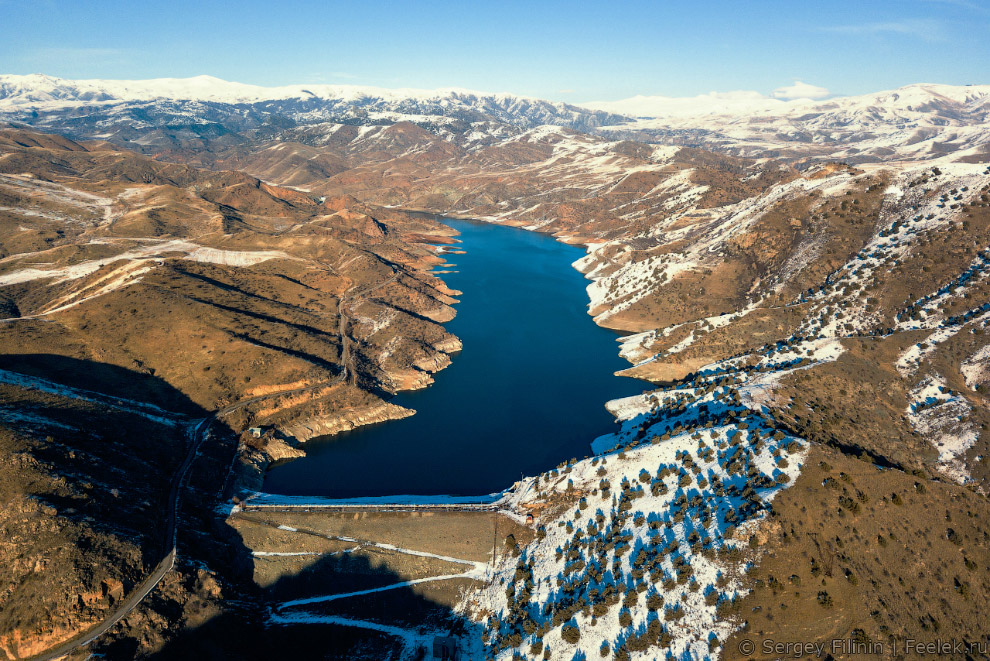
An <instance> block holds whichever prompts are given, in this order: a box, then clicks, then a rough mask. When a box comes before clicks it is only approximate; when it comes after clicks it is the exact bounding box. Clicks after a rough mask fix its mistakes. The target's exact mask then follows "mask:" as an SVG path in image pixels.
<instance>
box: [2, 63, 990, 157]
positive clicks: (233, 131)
mask: <svg viewBox="0 0 990 661" xmlns="http://www.w3.org/2000/svg"><path fill="white" fill-rule="evenodd" d="M0 121H7V122H12V123H20V124H27V125H30V126H32V127H34V128H38V129H42V130H48V131H52V132H57V133H62V134H66V135H69V136H71V137H73V138H76V139H102V140H108V141H110V142H113V143H115V144H118V145H123V146H127V147H128V148H130V149H138V150H140V151H143V152H145V153H153V154H163V153H172V154H175V153H176V152H177V151H189V150H193V151H194V152H195V153H196V154H197V155H198V158H203V159H205V158H206V157H205V156H204V155H205V154H209V153H218V152H221V151H224V150H229V149H231V148H238V147H239V146H241V145H250V144H257V143H258V142H268V141H275V142H281V141H285V140H289V141H294V140H301V141H302V142H305V143H308V144H321V143H322V142H323V141H324V140H329V139H332V138H331V136H332V135H333V134H334V133H335V132H336V131H337V128H336V127H339V126H341V125H353V126H365V127H367V126H390V125H394V124H398V123H401V122H410V123H412V124H415V125H417V126H419V127H420V128H422V129H425V130H426V131H429V132H430V133H432V134H434V135H436V136H439V137H441V138H443V139H445V140H448V141H450V142H452V143H454V144H457V145H459V146H462V147H465V148H468V149H476V148H483V147H484V146H487V145H491V144H496V143H500V142H502V141H503V140H506V139H512V138H513V137H514V136H518V135H520V134H521V133H523V132H526V131H529V130H532V129H534V128H537V127H539V126H547V125H551V126H558V127H563V128H566V129H572V130H575V131H580V132H583V133H589V134H595V135H599V136H602V137H605V138H607V139H610V140H631V141H636V142H645V143H650V144H664V145H676V146H685V147H695V148H702V149H707V150H714V151H719V152H723V153H729V154H732V155H736V156H746V157H754V158H762V157H772V158H780V159H784V160H787V161H790V162H792V163H795V164H800V163H810V162H821V161H824V160H844V161H847V162H850V163H868V162H883V161H895V160H918V159H923V160H927V159H931V158H940V157H942V156H945V155H946V154H950V153H956V154H958V155H959V157H960V158H969V159H976V160H980V159H982V158H983V157H984V156H985V155H986V154H988V153H990V85H971V86H953V85H940V84H934V83H925V84H915V85H908V86H905V87H901V88H898V89H896V90H890V91H884V92H877V93H872V94H865V95H860V96H850V97H835V98H830V99H825V100H810V99H797V100H790V101H784V100H781V99H774V98H770V97H767V96H764V95H761V94H759V93H757V92H729V93H712V94H708V95H702V96H698V97H694V98H686V99H677V98H670V97H645V96H641V97H634V98H632V99H626V100H624V101H616V102H602V103H597V104H596V103H591V104H587V105H585V106H579V105H570V104H565V103H561V102H551V101H545V100H541V99H535V98H530V97H525V96H517V95H512V94H490V93H485V92H475V91H470V90H464V89H458V88H447V89H438V90H417V89H383V88H375V87H364V86H355V85H289V86H283V87H260V86H257V85H246V84H243V83H236V82H228V81H224V80H221V79H219V78H214V77H211V76H197V77H194V78H160V79H153V80H67V79H62V78H55V77H52V76H46V75H41V74H31V75H0ZM202 163H203V164H208V161H207V160H203V161H202Z"/></svg>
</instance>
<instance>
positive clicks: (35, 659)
mask: <svg viewBox="0 0 990 661" xmlns="http://www.w3.org/2000/svg"><path fill="white" fill-rule="evenodd" d="M400 275H401V273H399V272H395V273H393V274H392V276H391V277H389V278H388V279H386V280H383V281H382V282H379V283H377V284H375V285H373V286H371V287H369V288H367V289H365V290H364V291H361V292H357V293H354V294H352V295H350V296H348V295H347V294H345V295H344V296H342V297H341V299H340V305H339V308H338V309H339V311H340V336H341V372H340V374H338V375H337V376H336V377H334V379H332V380H331V381H328V382H323V383H317V384H313V385H309V386H303V387H301V388H294V389H292V390H283V391H279V392H274V393H268V394H265V395H258V396H256V397H250V398H248V399H243V400H240V401H238V402H235V403H234V404H231V405H230V406H227V407H224V408H222V409H220V410H218V411H215V412H214V413H212V414H211V415H210V416H209V417H206V418H202V419H200V420H198V421H195V422H193V423H191V424H190V425H189V427H188V428H187V432H186V433H187V435H188V438H189V441H190V442H189V448H188V449H187V450H186V454H185V457H183V459H182V463H181V464H180V465H179V467H178V469H176V471H175V473H174V474H173V475H172V480H171V483H170V485H169V495H168V512H167V515H166V522H165V534H164V535H163V539H164V540H165V542H166V544H168V545H169V547H170V548H169V550H168V553H166V555H165V557H164V558H162V560H161V562H159V563H158V565H157V566H156V567H155V569H154V570H153V571H152V572H151V573H150V574H149V575H148V576H147V577H146V578H145V579H144V580H143V581H141V582H140V583H139V584H137V585H136V586H135V587H134V589H132V590H131V592H130V594H128V595H127V597H126V598H125V599H124V600H123V601H121V602H120V603H119V604H118V605H117V607H116V608H115V609H114V610H113V612H112V613H110V614H109V615H108V616H107V617H106V618H105V619H104V620H103V621H102V622H100V623H99V624H97V625H95V626H93V627H92V628H90V629H88V630H87V631H85V632H83V633H80V634H78V635H76V636H74V637H72V638H70V639H69V640H66V641H64V642H62V643H59V644H58V645H56V646H55V647H52V648H50V649H48V650H46V651H44V652H41V653H40V654H35V655H34V656H30V657H21V658H22V659H24V660H25V661H52V660H53V659H58V658H61V657H63V656H65V655H67V654H69V653H70V652H72V651H74V650H76V649H79V648H80V647H84V646H85V645H88V644H89V643H91V642H93V641H94V640H96V639H97V638H99V637H100V636H102V635H103V634H105V633H106V632H107V631H109V630H110V629H111V627H113V626H114V625H115V624H117V623H118V622H119V621H120V620H122V619H123V618H124V617H126V616H127V615H129V614H130V613H131V612H132V611H133V610H134V609H135V608H137V606H138V604H140V603H141V602H142V601H143V600H144V598H145V597H147V596H148V595H149V594H150V593H151V591H152V590H154V589H155V588H156V587H157V586H158V584H159V583H161V581H162V579H164V578H165V576H166V575H167V574H168V573H169V572H170V571H171V570H172V568H173V567H175V560H176V557H177V554H178V551H177V541H178V524H177V518H178V512H179V508H180V506H181V496H182V487H183V485H184V484H185V482H186V478H187V477H188V476H189V469H190V468H192V465H193V462H194V461H195V460H196V457H197V456H198V454H199V449H200V447H201V446H202V445H203V442H204V441H205V440H206V438H207V436H208V434H209V430H210V427H211V426H212V424H213V423H214V422H215V421H216V420H218V419H219V418H222V417H224V416H225V415H228V414H230V413H232V412H234V411H236V410H237V409H240V408H243V407H245V406H248V405H249V404H254V403H256V402H259V401H262V400H265V399H269V398H272V397H282V396H285V395H291V394H296V393H299V392H305V391H307V390H315V389H317V388H323V387H326V386H328V385H330V384H333V383H339V382H341V381H344V380H346V379H347V377H348V374H349V373H350V374H351V375H352V378H353V374H354V370H353V368H351V366H350V360H351V352H350V345H349V342H348V332H347V327H348V325H349V324H350V317H349V316H348V311H347V309H346V306H347V304H348V303H347V300H348V299H353V298H356V297H358V296H365V295H367V294H370V293H371V292H373V291H376V290H378V289H381V288H382V287H384V286H386V285H388V284H389V283H391V282H395V281H396V280H398V278H399V277H400ZM2 321H15V320H14V319H4V320H2ZM19 376H23V377H25V378H31V377H27V375H19Z"/></svg>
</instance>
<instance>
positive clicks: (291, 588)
mask: <svg viewBox="0 0 990 661" xmlns="http://www.w3.org/2000/svg"><path fill="white" fill-rule="evenodd" d="M231 530H233V528H231ZM234 534H235V535H236V532H235V533H234ZM300 546H302V545H301V544H300ZM237 548H238V549H240V550H243V551H244V552H245V553H246V554H247V557H246V558H245V560H246V561H247V562H254V561H257V562H270V561H272V560H270V559H261V558H253V557H251V556H250V551H248V550H247V549H246V547H245V546H244V544H243V542H240V543H239V544H238V545H237ZM285 550H286V551H291V550H293V549H292V548H291V547H289V546H286V548H285ZM454 571H459V570H454ZM407 579H408V577H402V576H400V575H398V574H397V573H395V572H394V571H392V570H390V569H388V568H386V567H384V566H383V565H381V564H378V563H373V562H372V561H370V560H369V558H367V557H365V556H358V555H353V554H351V553H349V552H336V553H333V554H326V555H322V556H320V558H319V559H318V560H317V561H315V562H314V563H312V564H310V565H309V566H307V567H305V568H303V569H300V570H296V571H291V572H288V573H286V574H284V575H283V576H282V577H281V578H280V579H279V580H277V581H276V582H274V583H273V584H271V585H269V586H267V587H265V588H261V587H258V586H257V585H254V590H255V592H254V598H255V599H256V600H257V601H256V606H257V608H256V609H243V610H236V609H232V610H230V611H228V612H226V613H224V614H221V615H218V616H216V617H214V618H212V619H210V620H209V621H207V622H205V623H204V624H202V625H200V626H198V627H195V628H189V629H186V630H184V631H182V632H180V633H179V634H178V635H177V636H176V637H175V638H173V639H172V640H171V641H170V643H169V644H167V645H166V647H165V648H164V649H162V650H160V651H159V652H158V653H156V654H154V655H152V656H151V657H150V658H152V659H154V660H155V661H166V660H168V661H170V660H172V659H177V660H178V659H182V660H185V659H230V660H232V661H233V660H247V661H253V660H255V659H257V660H259V661H260V660H261V659H276V658H284V657H286V656H289V657H291V658H293V659H341V660H344V659H347V660H349V661H354V660H356V659H376V660H378V659H399V658H416V659H422V658H431V657H432V649H429V647H430V644H431V641H432V636H433V635H434V634H437V635H454V636H458V637H462V638H464V639H465V640H467V639H468V638H469V637H470V638H473V639H475V640H476V639H477V638H478V637H479V636H480V635H481V629H480V627H479V626H478V625H477V624H474V623H471V622H469V621H467V620H465V619H464V618H462V617H461V616H459V615H457V614H456V613H454V612H453V611H452V610H451V608H450V606H449V605H446V604H444V603H441V602H440V601H439V600H434V599H431V598H430V597H429V596H425V595H423V594H418V593H417V591H414V589H412V588H410V587H401V588H396V589H391V590H386V591H381V592H376V593H372V594H368V595H360V596H354V597H347V598H343V599H339V600H335V601H330V602H315V603H308V604H301V605H295V606H284V605H283V604H284V602H286V601H290V600H297V599H308V598H312V597H320V596H325V595H333V594H342V593H349V592H356V591H360V590H366V589H374V588H380V587H385V586H388V585H393V584H395V583H401V582H403V581H404V580H407ZM455 581H456V582H457V583H458V585H456V586H454V585H450V583H451V582H450V581H441V582H436V583H428V584H426V585H440V584H441V583H447V584H448V585H446V586H445V587H446V588H447V589H448V590H450V589H455V590H456V588H459V587H467V586H468V582H467V581H466V580H456V579H455ZM280 617H282V618H293V617H298V618H300V619H304V620H305V619H310V620H316V619H319V618H321V617H322V618H326V617H340V618H346V619H349V620H360V621H363V622H370V623H372V626H374V625H384V626H385V627H396V628H399V629H404V630H407V631H409V632H410V633H411V634H413V635H416V634H418V632H419V630H422V631H424V632H429V633H424V634H423V636H422V641H421V642H422V643H423V644H425V646H424V647H422V649H420V646H419V644H418V643H416V644H412V645H409V646H407V645H406V643H404V642H403V640H402V639H401V638H400V637H398V636H395V635H392V634H389V633H386V632H382V631H375V630H371V629H367V628H361V627H355V626H345V625H340V624H333V623H327V622H322V623H321V622H299V623H279V622H276V621H273V620H274V619H278V618H280ZM107 651H108V652H113V650H107ZM108 656H110V657H116V654H108Z"/></svg>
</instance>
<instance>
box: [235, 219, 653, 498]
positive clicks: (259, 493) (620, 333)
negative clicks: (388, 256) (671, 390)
mask: <svg viewBox="0 0 990 661" xmlns="http://www.w3.org/2000/svg"><path fill="white" fill-rule="evenodd" d="M397 210H399V211H403V212H407V213H413V214H423V215H428V216H430V217H431V218H432V219H434V220H436V221H437V222H440V223H442V222H443V220H444V219H451V220H461V221H468V222H475V223H479V224H484V225H488V226H491V225H496V226H497V225H503V224H504V225H506V226H509V227H515V228H516V229H522V230H524V231H527V232H534V233H537V234H543V235H544V236H548V237H551V238H553V239H554V240H555V241H559V242H560V243H564V244H565V245H580V246H582V247H585V248H586V247H587V242H583V241H581V242H577V241H573V242H572V241H567V240H565V238H568V237H562V236H557V235H553V234H549V233H546V232H540V231H539V229H531V228H528V227H525V226H522V225H516V224H512V223H499V222H494V221H492V220H488V219H485V218H477V217H473V216H469V215H466V214H456V213H438V212H435V211H431V210H428V209H410V208H400V209H397ZM451 229H453V230H454V231H455V232H456V228H451ZM459 234H460V233H459V232H456V234H455V235H453V236H452V237H451V239H452V241H451V243H452V244H453V245H458V244H461V243H462V241H461V240H460V239H458V238H454V237H456V236H459ZM579 261H580V259H579V260H575V261H574V262H572V263H571V264H570V268H572V269H574V270H575V271H577V272H578V273H581V275H582V276H584V278H585V280H590V279H589V278H587V275H586V274H585V273H584V272H583V271H582V270H581V269H580V268H579V267H578V262H579ZM430 273H435V272H434V271H430ZM441 281H442V278H441ZM443 284H444V285H445V286H446V287H447V289H450V287H449V285H447V283H446V282H444V283H443ZM461 295H463V294H461ZM590 304H591V303H590V298H588V303H587V305H588V306H589V308H588V310H589V314H588V316H589V317H591V319H590V320H591V322H592V323H594V324H595V325H596V326H598V327H599V328H602V329H604V330H608V331H611V332H613V333H615V334H616V337H615V341H616V342H621V339H622V337H624V336H626V335H628V334H630V333H631V331H628V330H625V329H621V328H613V327H610V326H607V325H605V324H601V323H598V320H597V319H596V318H595V317H594V316H592V315H591V314H590ZM444 323H446V322H444ZM457 353H459V351H458V352H454V353H453V354H448V355H456V354H457ZM616 354H617V355H618V356H619V357H621V358H623V360H626V361H627V362H630V361H628V359H627V358H626V357H624V356H622V355H621V353H620V352H618V351H616ZM449 364H450V362H448V364H447V365H444V366H442V367H441V368H440V370H437V371H441V370H442V369H444V368H445V367H447V366H448V365H449ZM633 365H634V363H631V362H630V366H633ZM628 369H629V368H624V369H621V370H615V371H614V372H612V375H613V376H617V377H624V378H630V379H635V380H637V381H641V382H643V384H644V387H646V388H649V387H652V386H654V385H655V384H654V383H653V382H652V381H648V380H645V379H642V378H639V377H635V376H631V375H629V374H625V373H623V372H626V371H627V370H628ZM430 385H432V381H431V382H430V383H426V384H424V385H422V386H419V387H414V388H400V389H398V390H396V391H395V393H393V394H392V396H391V397H390V398H389V399H388V400H383V405H384V406H386V407H394V406H396V405H395V404H394V403H393V402H394V398H395V397H396V396H397V395H399V394H400V393H401V392H411V391H414V390H420V389H423V388H427V387H429V386H430ZM621 399H623V397H621V396H620V397H615V398H612V399H607V400H605V401H604V402H602V406H603V407H604V408H605V409H606V411H608V413H609V415H611V416H612V418H613V420H614V421H615V422H620V419H619V418H618V417H617V416H616V415H615V414H614V413H613V412H612V409H611V408H610V406H609V404H611V403H612V402H615V401H619V400H621ZM398 408H401V409H402V410H403V411H410V413H408V415H398V416H386V417H383V418H380V419H379V418H374V417H372V418H369V419H367V420H361V419H358V420H356V421H350V424H344V425H337V424H329V425H326V427H328V428H331V429H332V428H333V427H337V428H336V429H335V430H334V431H331V432H329V433H325V434H323V433H321V434H310V435H307V436H306V437H305V438H299V437H298V436H296V435H292V438H291V440H290V443H292V445H293V446H294V447H293V449H295V450H296V451H297V452H299V453H300V454H294V453H293V455H292V456H284V455H283V456H282V457H280V458H277V459H276V458H272V459H269V460H268V461H267V462H266V463H265V464H264V465H263V466H258V467H257V468H256V470H258V471H259V472H258V477H257V479H256V480H255V481H253V484H254V485H256V487H257V488H255V489H251V491H252V492H253V493H254V494H255V496H254V498H258V497H261V498H272V499H278V498H283V499H284V498H308V499H310V500H311V501H320V500H341V501H346V500H354V499H329V498H327V497H325V496H286V495H283V494H275V493H268V492H265V491H263V490H262V489H263V484H264V481H265V476H266V474H267V472H268V470H269V468H271V467H272V466H274V465H276V464H281V463H284V462H287V461H295V460H297V459H305V452H304V450H303V449H302V448H301V447H299V446H302V445H304V444H305V443H306V442H307V441H309V440H312V439H315V438H321V439H327V440H331V439H333V438H334V437H337V436H339V434H340V433H341V432H344V431H352V430H353V429H356V428H358V427H363V426H367V425H371V424H381V423H386V422H389V421H391V420H395V419H401V418H405V417H408V416H411V415H414V414H416V411H415V410H412V409H407V408H405V407H398ZM341 417H342V416H331V417H328V420H333V421H339V420H340V419H341ZM300 426H303V427H305V426H306V422H305V421H300V422H298V423H290V425H287V427H289V428H298V427H300ZM596 438H597V437H595V438H589V439H588V449H589V451H590V452H592V455H593V454H594V450H593V446H594V443H595V441H596ZM514 486H515V485H510V486H508V487H507V488H506V489H504V490H503V491H501V492H500V493H501V494H503V495H504V494H507V493H509V492H510V491H511V490H512V489H513V488H514ZM399 497H400V496H395V495H383V496H371V497H365V498H371V499H394V498H399ZM402 498H406V496H402ZM415 498H425V499H433V500H438V499H441V498H475V497H469V496H447V495H442V494H438V495H432V494H424V495H418V496H415ZM259 502H261V501H259Z"/></svg>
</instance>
